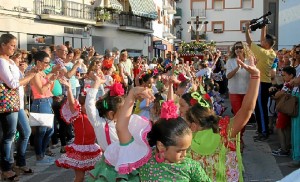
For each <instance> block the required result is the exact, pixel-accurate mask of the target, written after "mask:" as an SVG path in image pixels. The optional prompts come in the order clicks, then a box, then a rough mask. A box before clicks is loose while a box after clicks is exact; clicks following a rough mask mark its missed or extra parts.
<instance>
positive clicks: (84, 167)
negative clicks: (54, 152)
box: [55, 101, 102, 171]
mask: <svg viewBox="0 0 300 182" xmlns="http://www.w3.org/2000/svg"><path fill="white" fill-rule="evenodd" d="M60 112H61V116H62V118H63V119H64V121H65V122H66V123H67V124H73V126H74V133H75V140H74V143H72V144H70V145H67V146H66V147H65V148H66V153H65V154H62V155H61V157H60V158H59V159H57V160H56V161H55V163H56V165H57V166H58V167H63V168H67V169H69V168H71V169H75V170H81V171H89V170H92V169H94V166H95V164H96V162H97V161H99V160H100V159H101V157H102V150H101V148H100V146H99V145H97V144H96V143H95V140H96V136H95V133H94V129H93V127H92V125H91V124H90V122H89V120H88V118H87V115H86V114H84V113H82V112H81V106H80V105H79V103H78V102H77V101H76V111H75V112H74V113H72V112H71V111H70V108H69V103H68V101H67V102H65V103H64V104H63V106H62V108H61V110H60Z"/></svg>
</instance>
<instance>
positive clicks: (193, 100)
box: [190, 99, 198, 106]
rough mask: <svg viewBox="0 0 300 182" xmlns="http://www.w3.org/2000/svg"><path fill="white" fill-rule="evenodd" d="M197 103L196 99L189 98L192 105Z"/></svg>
mask: <svg viewBox="0 0 300 182" xmlns="http://www.w3.org/2000/svg"><path fill="white" fill-rule="evenodd" d="M197 103H198V101H197V100H196V99H191V100H190V104H191V106H193V105H195V104H197Z"/></svg>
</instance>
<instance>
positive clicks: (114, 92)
mask: <svg viewBox="0 0 300 182" xmlns="http://www.w3.org/2000/svg"><path fill="white" fill-rule="evenodd" d="M109 89H110V96H122V95H124V88H123V86H122V84H121V83H114V84H113V85H112V86H110V87H109Z"/></svg>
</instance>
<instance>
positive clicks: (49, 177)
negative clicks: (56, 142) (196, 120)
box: [21, 101, 300, 182]
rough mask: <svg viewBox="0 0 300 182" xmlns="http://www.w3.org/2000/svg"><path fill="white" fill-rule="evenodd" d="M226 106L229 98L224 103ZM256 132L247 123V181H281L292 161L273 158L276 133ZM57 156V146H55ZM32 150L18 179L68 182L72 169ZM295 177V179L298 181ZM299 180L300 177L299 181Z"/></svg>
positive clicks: (41, 181)
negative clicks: (42, 160) (263, 138)
mask: <svg viewBox="0 0 300 182" xmlns="http://www.w3.org/2000/svg"><path fill="white" fill-rule="evenodd" d="M225 104H226V105H229V103H228V101H226V103H225ZM225 114H227V115H231V113H230V107H229V108H228V109H227V111H226V113H225ZM254 135H255V127H254V126H247V130H246V133H245V136H244V140H245V149H244V154H243V160H244V167H245V173H244V177H245V181H246V182H273V181H277V180H280V179H281V178H283V177H284V176H286V175H288V174H289V173H291V172H292V171H294V170H296V169H295V168H289V167H288V166H287V165H288V163H289V162H290V161H291V159H290V157H274V156H272V154H271V148H272V149H275V148H277V147H278V145H279V143H278V142H277V135H276V134H273V135H271V136H270V139H269V141H268V142H259V143H257V142H253V139H252V136H254ZM53 151H54V152H56V154H57V156H56V157H59V155H60V154H59V148H58V149H54V150H53ZM33 153H34V152H33V150H30V149H29V150H28V157H29V158H28V160H27V161H28V165H29V166H32V168H33V169H34V171H35V174H34V175H31V176H22V179H21V181H24V182H71V181H73V178H74V174H73V171H72V170H66V169H62V168H58V167H56V166H55V165H52V166H50V167H49V166H35V157H34V155H33ZM297 180H298V179H295V181H297ZM298 181H300V180H298Z"/></svg>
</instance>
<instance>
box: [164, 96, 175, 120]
mask: <svg viewBox="0 0 300 182" xmlns="http://www.w3.org/2000/svg"><path fill="white" fill-rule="evenodd" d="M160 118H163V119H166V120H168V119H174V118H178V114H177V106H176V105H175V103H174V101H173V100H168V101H165V102H164V103H163V104H162V106H161V113H160Z"/></svg>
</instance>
